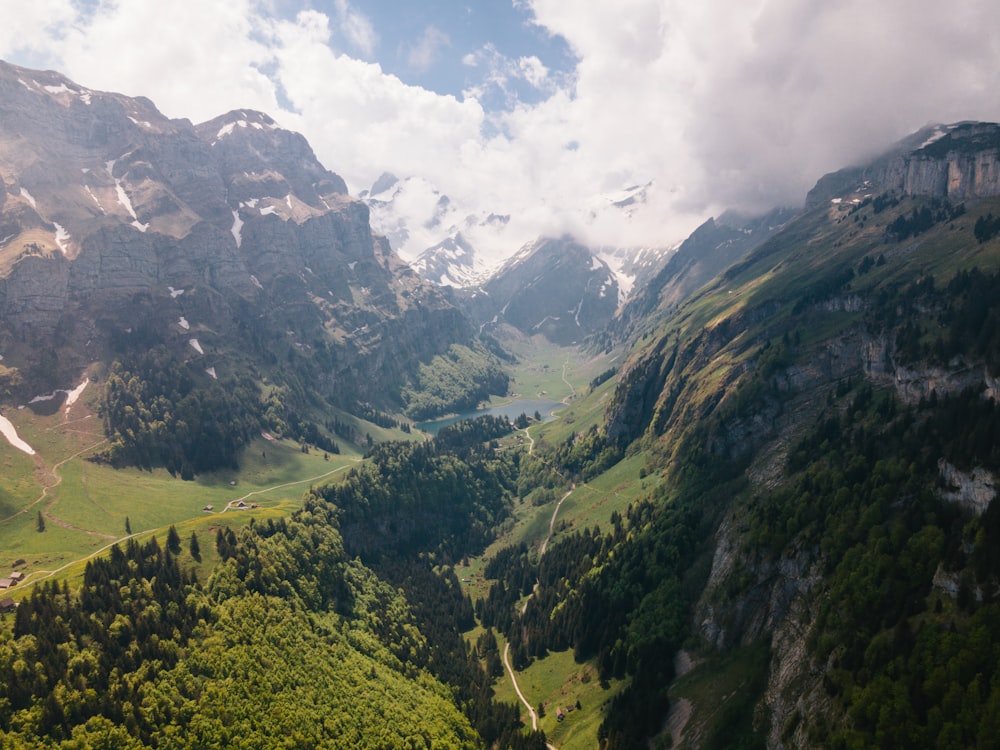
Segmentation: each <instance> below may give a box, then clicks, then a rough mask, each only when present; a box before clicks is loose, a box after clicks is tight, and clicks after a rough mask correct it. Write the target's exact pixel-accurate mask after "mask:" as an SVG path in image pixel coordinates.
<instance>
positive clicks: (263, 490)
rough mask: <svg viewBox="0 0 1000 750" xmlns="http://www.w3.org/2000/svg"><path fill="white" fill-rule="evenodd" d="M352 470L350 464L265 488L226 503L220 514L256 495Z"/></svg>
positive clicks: (356, 460)
mask: <svg viewBox="0 0 1000 750" xmlns="http://www.w3.org/2000/svg"><path fill="white" fill-rule="evenodd" d="M351 460H352V461H354V462H355V463H357V462H360V461H361V460H362V459H360V458H354V459H351ZM350 468H351V465H350V464H348V465H346V466H339V467H337V468H336V469H333V470H332V471H328V472H326V473H325V474H320V475H319V476H317V477H307V478H306V479H296V480H295V481H294V482H285V483H284V484H276V485H274V486H273V487H265V488H264V489H262V490H254V491H253V492H248V493H247V494H245V495H244V496H243V497H238V498H236V499H235V500H230V501H229V502H228V503H226V507H225V508H223V509H222V510H221V511H219V512H220V513H225V512H226V511H227V510H232V509H234V508H235V507H236V506H237V505H238V504H239V503H241V502H243V501H244V500H249V499H250V498H251V497H253V496H254V495H263V494H266V493H268V492H274V491H275V490H283V489H285V487H294V486H295V485H297V484H305V483H306V482H318V481H319V480H320V479H326V478H327V477H330V476H333V475H334V474H337V473H339V472H341V471H343V470H344V469H350Z"/></svg>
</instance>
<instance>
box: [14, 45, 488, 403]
mask: <svg viewBox="0 0 1000 750" xmlns="http://www.w3.org/2000/svg"><path fill="white" fill-rule="evenodd" d="M0 176H2V179H3V182H4V190H2V191H0V351H2V354H3V357H4V359H3V364H4V366H5V367H6V368H7V369H6V372H7V377H6V382H7V384H8V386H9V387H14V389H15V391H17V390H18V389H20V391H21V392H23V395H27V396H30V395H34V393H32V391H35V392H37V391H38V390H40V389H42V388H44V387H52V386H58V387H65V385H66V383H68V382H70V381H71V380H73V379H75V378H77V377H78V376H79V374H80V372H81V371H83V370H84V369H85V368H86V367H87V366H88V365H90V364H91V363H93V362H100V361H103V362H108V361H110V360H111V359H112V358H113V357H114V356H121V355H122V354H123V353H124V352H125V351H126V350H128V351H138V350H143V349H146V348H149V347H151V346H156V345H163V346H167V347H169V348H171V349H172V350H173V351H174V352H176V355H177V357H180V358H183V359H184V360H187V361H189V363H190V367H191V368H192V370H193V371H195V372H198V373H201V374H202V377H204V373H205V371H211V373H214V374H213V375H212V377H223V375H224V374H232V373H235V372H238V371H243V368H245V367H246V366H247V364H248V362H252V363H254V364H255V366H258V367H261V368H263V369H264V370H265V371H267V372H270V373H271V374H272V376H274V377H276V378H277V380H278V381H279V382H285V381H287V380H288V376H287V374H286V375H284V376H280V375H277V370H279V369H285V370H291V371H294V372H297V373H299V375H298V376H297V377H301V376H306V375H307V376H308V377H307V382H308V383H309V390H310V391H311V392H313V393H315V394H317V395H318V397H320V398H321V399H329V400H332V401H334V402H335V403H337V404H339V405H341V406H344V407H346V408H352V407H353V405H354V404H357V403H359V402H372V403H374V404H379V405H383V406H386V407H393V405H394V404H395V405H398V404H399V403H400V400H399V399H400V396H399V393H400V389H401V388H402V387H403V386H404V385H405V384H407V383H408V382H409V381H410V378H411V376H412V374H413V373H414V372H416V369H417V366H418V365H419V363H420V362H429V361H430V360H431V358H432V357H433V356H435V355H438V354H442V353H444V352H446V351H447V350H448V348H449V347H450V346H451V345H452V344H456V343H459V344H465V343H469V342H470V340H471V339H470V337H471V333H472V331H471V328H470V327H469V325H468V323H467V322H466V321H465V319H464V318H463V316H462V314H461V313H460V312H459V311H458V310H457V309H456V308H455V307H453V306H452V305H451V304H450V303H449V302H448V301H447V300H446V299H445V297H444V296H443V295H442V294H441V293H440V292H439V291H438V290H436V288H434V287H432V286H431V285H429V284H427V283H426V282H423V281H421V280H420V278H419V277H418V276H417V275H416V274H414V273H413V272H412V271H411V270H410V269H409V268H408V267H407V266H406V265H405V264H404V263H403V262H402V261H401V260H400V259H399V258H398V257H397V256H396V255H395V254H394V253H393V252H392V251H391V249H390V247H389V243H388V242H387V241H386V240H385V238H383V237H380V236H378V235H375V234H373V232H372V230H371V227H370V225H369V210H368V208H367V206H366V205H365V204H364V203H362V202H361V201H358V200H355V199H353V198H351V197H350V196H349V195H347V191H346V187H345V185H344V182H343V180H342V179H341V178H340V177H339V176H337V175H336V174H334V173H333V172H331V171H329V170H328V169H326V168H325V167H324V166H323V165H321V164H320V163H319V162H318V161H317V159H316V157H315V155H314V154H313V152H312V149H311V148H310V147H309V144H308V143H307V142H306V140H305V139H304V138H303V137H302V136H301V135H299V134H297V133H292V132H289V131H287V130H283V129H282V128H280V127H278V125H277V124H276V123H275V122H274V121H273V120H272V119H271V118H270V117H268V116H267V115H265V114H262V113H259V112H251V111H234V112H230V113H228V114H225V115H222V116H220V117H218V118H216V119H214V120H211V121H209V122H205V123H202V124H200V125H192V124H191V123H190V122H188V121H186V120H171V119H168V118H166V117H164V116H163V115H162V114H161V113H160V112H159V111H158V110H157V109H156V107H155V106H154V105H153V103H152V102H150V101H149V100H148V99H144V98H141V97H139V98H134V97H126V96H122V95H119V94H114V93H107V92H99V91H92V90H89V89H86V88H84V87H81V86H79V85H77V84H75V83H73V82H72V81H70V80H68V79H66V78H65V77H63V76H61V75H59V74H57V73H53V72H40V71H32V70H27V69H23V68H18V67H15V66H13V65H8V64H0ZM39 378H45V379H46V380H48V381H50V382H48V383H41V382H38V379H39ZM17 383H20V385H19V386H18V385H17Z"/></svg>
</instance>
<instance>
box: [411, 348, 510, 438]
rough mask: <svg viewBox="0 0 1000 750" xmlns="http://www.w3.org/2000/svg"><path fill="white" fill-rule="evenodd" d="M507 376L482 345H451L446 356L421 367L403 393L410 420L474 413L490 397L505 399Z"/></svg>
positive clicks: (498, 361) (497, 361)
mask: <svg viewBox="0 0 1000 750" xmlns="http://www.w3.org/2000/svg"><path fill="white" fill-rule="evenodd" d="M509 385H510V376H509V375H508V374H507V372H506V371H505V370H504V368H503V364H502V362H501V360H500V359H499V358H498V357H497V355H496V354H494V353H492V352H490V351H489V350H487V349H486V347H485V346H484V345H481V344H477V345H475V346H472V347H469V346H463V345H461V344H452V346H451V347H449V349H448V352H447V353H446V354H443V355H440V354H439V355H437V356H435V357H434V358H433V359H432V360H431V361H430V362H429V363H427V364H421V365H420V366H419V368H418V371H417V374H416V377H415V378H414V382H413V383H412V384H411V385H410V386H408V387H406V388H404V389H403V400H404V402H405V404H406V414H407V416H409V417H410V418H411V419H417V420H420V419H430V418H432V417H435V416H438V415H441V414H449V413H452V412H463V411H469V410H471V409H475V408H476V407H478V406H479V404H480V403H482V402H484V401H489V399H490V396H493V395H496V396H503V395H506V393H507V389H508V387H509Z"/></svg>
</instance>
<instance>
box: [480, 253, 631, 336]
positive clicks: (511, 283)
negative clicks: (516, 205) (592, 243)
mask: <svg viewBox="0 0 1000 750" xmlns="http://www.w3.org/2000/svg"><path fill="white" fill-rule="evenodd" d="M618 295H619V290H618V280H617V278H616V276H615V274H614V273H613V272H612V271H611V269H610V268H609V267H608V264H607V263H605V262H604V261H603V260H601V259H600V258H598V257H596V256H595V255H593V254H592V253H591V251H590V250H589V249H588V248H586V247H584V246H583V245H581V244H580V243H578V242H576V241H574V240H573V239H571V238H569V237H562V238H559V239H551V238H548V239H540V240H537V241H536V242H533V243H530V244H528V245H525V246H524V247H523V248H521V250H520V251H518V252H517V253H516V254H515V255H514V256H513V257H511V258H510V259H509V260H508V261H507V262H506V263H504V265H503V266H502V267H501V268H500V269H499V270H498V271H497V272H496V273H494V274H493V275H492V276H491V277H490V278H489V280H488V281H486V282H485V283H484V284H482V285H481V286H479V287H477V288H475V289H470V290H466V293H465V295H464V305H465V307H466V309H467V310H468V311H469V314H470V317H471V318H472V320H473V322H474V323H477V324H478V325H479V327H480V330H481V331H489V330H492V329H493V328H494V327H496V326H501V325H509V326H513V327H514V328H516V329H518V330H519V331H521V332H522V333H525V334H527V335H535V334H543V335H544V336H546V337H547V338H548V339H549V340H550V341H553V342H555V343H557V344H561V345H564V346H565V345H569V344H574V343H582V342H583V339H585V338H586V337H587V336H589V335H590V334H592V333H594V332H595V331H598V330H600V329H602V328H603V327H604V326H605V325H607V323H608V322H609V321H610V320H611V317H612V316H613V315H614V313H615V310H617V309H618Z"/></svg>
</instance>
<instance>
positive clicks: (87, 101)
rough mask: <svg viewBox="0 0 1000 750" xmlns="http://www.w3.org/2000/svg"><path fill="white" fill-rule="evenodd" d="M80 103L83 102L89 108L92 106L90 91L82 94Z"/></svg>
mask: <svg viewBox="0 0 1000 750" xmlns="http://www.w3.org/2000/svg"><path fill="white" fill-rule="evenodd" d="M80 101H81V102H83V103H84V104H86V105H87V106H88V107H89V106H90V92H89V91H85V92H84V93H82V94H80Z"/></svg>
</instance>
